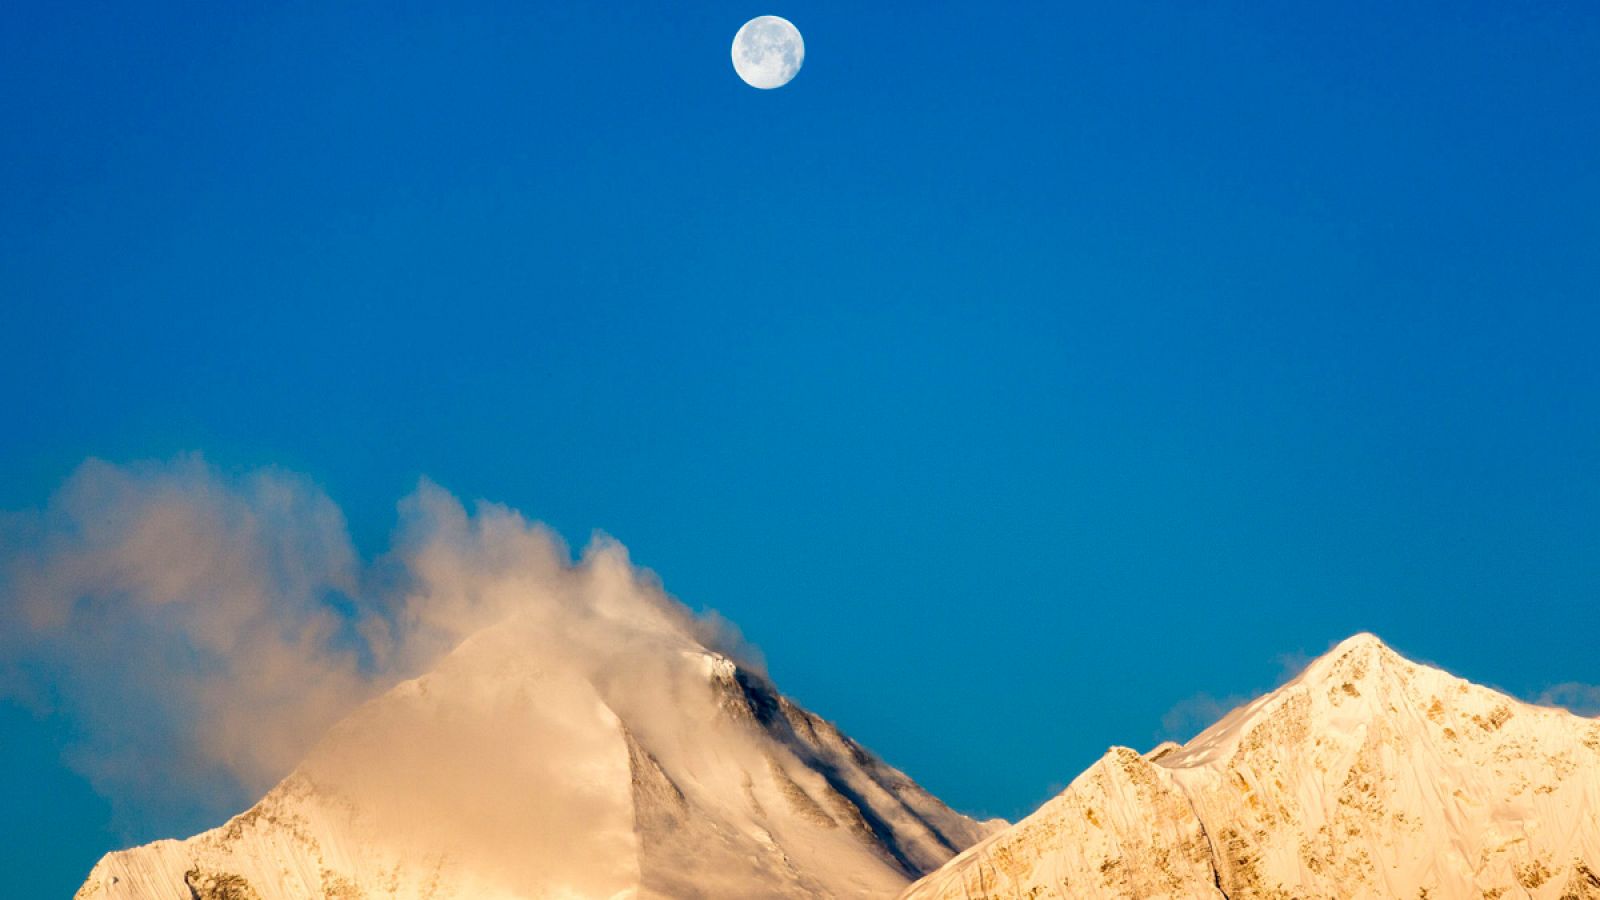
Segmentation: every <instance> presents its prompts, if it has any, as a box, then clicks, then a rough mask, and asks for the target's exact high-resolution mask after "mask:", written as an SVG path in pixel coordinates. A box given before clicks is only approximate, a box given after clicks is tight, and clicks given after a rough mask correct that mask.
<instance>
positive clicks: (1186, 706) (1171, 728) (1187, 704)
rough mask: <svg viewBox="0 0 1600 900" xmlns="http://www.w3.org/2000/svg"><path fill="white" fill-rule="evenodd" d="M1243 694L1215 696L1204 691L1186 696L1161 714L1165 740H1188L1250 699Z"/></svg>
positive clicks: (1162, 731) (1162, 732)
mask: <svg viewBox="0 0 1600 900" xmlns="http://www.w3.org/2000/svg"><path fill="white" fill-rule="evenodd" d="M1249 699H1250V698H1249V697H1245V696H1243V695H1241V694H1229V695H1227V696H1225V697H1222V698H1220V699H1219V698H1217V697H1213V696H1211V695H1210V694H1208V693H1205V692H1204V691H1202V692H1200V693H1198V694H1195V695H1193V696H1190V697H1185V698H1184V699H1182V700H1179V701H1178V702H1177V703H1175V704H1173V706H1172V708H1171V709H1169V710H1167V711H1166V712H1165V713H1162V715H1161V737H1162V739H1164V740H1172V741H1180V742H1181V741H1187V740H1189V739H1190V738H1192V737H1194V736H1195V735H1197V734H1199V733H1200V732H1202V731H1204V730H1205V729H1206V728H1207V727H1208V726H1209V725H1211V724H1212V723H1214V722H1216V721H1217V720H1218V719H1220V718H1222V717H1223V716H1225V715H1227V714H1228V713H1230V712H1232V711H1233V710H1234V709H1235V708H1236V707H1239V706H1241V705H1243V704H1244V703H1246V702H1248V701H1249Z"/></svg>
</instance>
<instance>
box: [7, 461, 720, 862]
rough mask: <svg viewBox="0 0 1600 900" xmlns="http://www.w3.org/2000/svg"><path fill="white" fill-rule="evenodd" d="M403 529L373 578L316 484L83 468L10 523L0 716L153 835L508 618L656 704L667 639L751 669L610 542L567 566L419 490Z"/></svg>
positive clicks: (482, 514) (275, 473)
mask: <svg viewBox="0 0 1600 900" xmlns="http://www.w3.org/2000/svg"><path fill="white" fill-rule="evenodd" d="M399 511H400V521H399V527H398V528H397V530H396V537H395V539H394V544H393V546H392V548H391V549H390V550H389V551H388V552H387V553H385V554H382V555H381V556H379V557H377V558H376V559H373V560H368V561H363V560H362V559H360V558H359V557H358V555H357V553H356V552H355V550H354V547H353V544H352V542H351V540H350V537H349V534H348V530H347V528H346V525H345V520H344V516H343V514H342V512H341V511H340V510H339V508H338V507H337V506H336V505H335V504H334V503H333V502H332V501H331V500H330V499H329V498H328V497H327V496H326V495H325V494H324V493H323V492H322V491H321V490H319V489H318V488H317V487H316V486H315V485H314V484H312V483H311V482H310V481H308V480H307V479H305V478H304V477H302V476H298V475H295V474H293V473H290V472H286V471H283V470H279V469H263V470H256V471H249V472H243V473H231V472H225V471H223V470H221V469H219V468H217V467H216V466H213V465H211V464H210V463H208V462H207V461H205V460H204V459H202V458H200V457H198V456H185V457H180V458H178V459H176V460H173V461H169V462H161V463H149V462H146V463H136V464H132V465H115V464H111V463H107V462H103V461H99V460H89V461H87V462H85V463H84V464H83V465H81V466H80V467H79V468H78V469H77V471H75V472H74V473H73V474H72V475H71V477H69V478H68V479H67V481H66V482H65V483H64V484H63V485H62V486H61V488H60V489H59V490H58V491H57V492H56V493H55V494H54V495H53V496H52V497H51V498H50V499H49V501H48V503H47V504H46V505H45V506H44V507H43V508H42V509H39V510H33V511H28V512H21V513H10V514H6V515H5V516H3V517H0V694H4V695H9V696H11V697H12V698H14V699H16V700H18V701H20V702H23V703H26V704H27V705H29V706H30V707H32V708H33V709H35V710H36V711H38V712H39V713H40V714H43V715H50V716H53V717H57V718H58V719H60V720H61V721H63V722H65V723H66V724H67V725H68V726H69V727H70V730H71V732H72V733H73V734H74V735H75V737H74V740H73V741H72V743H71V745H70V746H69V747H67V748H66V750H65V757H66V759H67V761H68V763H69V764H70V765H71V766H72V767H74V768H75V769H77V770H78V771H79V772H81V773H82V774H83V775H84V776H85V777H86V778H87V779H88V780H89V781H90V783H91V784H92V785H93V786H94V787H95V788H96V789H97V790H98V791H99V792H100V793H102V794H103V795H105V796H106V797H108V798H110V799H111V800H112V802H113V809H114V812H115V815H116V817H117V823H116V824H117V825H118V827H119V828H120V829H121V830H122V831H123V833H124V835H125V836H138V835H141V834H149V833H152V832H155V831H158V830H170V829H172V828H173V827H174V826H175V825H181V826H182V827H188V826H190V825H198V824H202V823H203V824H210V821H211V820H213V819H215V818H216V816H218V815H219V814H221V813H224V812H232V811H236V810H237V809H238V808H239V807H240V805H241V804H242V803H244V802H246V801H249V800H253V799H254V798H255V797H257V796H259V795H260V794H261V792H262V791H263V790H264V789H265V788H266V787H268V786H270V785H271V784H273V783H274V782H276V781H277V780H278V779H279V778H281V777H282V776H283V775H285V774H286V773H287V772H288V771H289V769H291V768H292V767H293V766H294V765H295V764H296V763H297V762H299V761H300V760H301V759H302V758H304V757H305V755H306V753H307V752H308V750H309V749H310V747H311V746H312V745H313V744H314V743H315V741H316V740H317V739H318V738H319V737H320V736H321V735H322V734H324V733H325V732H326V731H327V730H328V728H329V727H330V726H331V725H332V724H333V723H334V722H336V721H338V720H339V719H340V718H342V717H343V716H345V715H346V714H347V713H348V712H349V711H350V710H351V709H353V708H354V707H355V706H356V705H358V704H360V703H361V702H362V701H363V700H366V699H368V698H370V697H372V696H374V695H375V694H377V693H378V692H380V691H382V690H384V689H386V688H387V687H389V686H390V685H392V684H393V683H395V682H396V681H398V680H399V679H402V678H406V677H411V676H413V675H416V674H418V673H420V672H421V671H423V670H425V669H427V668H428V667H429V666H430V665H431V664H433V663H434V662H436V661H437V660H438V659H439V657H440V656H441V655H442V654H444V653H446V652H448V651H449V650H450V649H452V648H453V647H455V646H456V645H457V644H458V643H460V642H461V641H462V640H463V639H464V638H466V637H467V636H469V635H471V634H473V633H475V632H477V631H479V630H481V629H483V628H485V627H487V626H489V625H491V624H494V623H496V622H499V621H502V620H505V619H507V618H508V617H511V616H513V615H515V616H521V617H524V618H526V619H527V621H528V633H529V634H530V635H536V636H539V637H538V642H537V644H536V645H535V646H533V647H531V648H530V652H536V653H541V654H546V655H549V656H555V655H557V654H564V655H566V656H567V657H568V658H569V659H570V660H575V661H580V662H581V664H582V665H583V666H586V667H587V668H586V669H585V670H583V671H582V674H583V675H584V676H585V677H589V678H593V679H596V680H604V679H606V678H613V679H615V678H631V679H636V680H639V681H641V682H642V683H646V684H654V683H658V682H659V681H660V680H659V679H657V680H656V681H652V680H651V679H649V678H647V677H644V676H642V675H640V674H639V673H642V672H645V671H646V670H648V669H649V667H650V666H651V665H652V660H655V661H659V660H660V659H662V658H665V657H663V655H662V653H661V652H660V651H661V649H662V648H661V647H660V646H659V645H660V643H661V639H660V636H661V635H663V634H674V635H690V636H692V637H693V638H694V639H697V640H699V641H700V642H701V643H703V644H705V645H706V646H709V647H713V648H716V649H719V650H721V651H723V652H726V653H729V654H730V655H735V656H740V658H741V660H742V661H744V660H747V659H748V658H749V656H748V648H745V647H744V645H743V643H742V641H740V640H739V638H738V636H737V632H734V631H732V630H731V629H730V628H728V627H727V626H726V625H725V624H724V623H721V622H720V620H718V619H716V618H715V617H714V616H713V617H707V618H701V617H696V616H695V615H693V614H692V613H690V612H689V611H688V610H687V609H686V608H684V607H683V606H682V605H681V604H680V603H678V602H677V601H676V600H674V599H672V598H671V597H670V596H669V595H667V594H666V593H665V591H663V590H662V589H661V587H660V585H659V583H658V582H657V581H656V580H655V578H654V576H653V575H652V574H651V573H649V572H647V571H644V570H640V569H638V568H636V567H634V566H633V565H632V564H631V563H630V562H629V560H628V556H627V552H626V550H625V549H623V548H622V546H621V545H620V544H617V543H616V542H614V541H611V540H609V539H607V538H604V537H597V538H596V540H595V541H594V542H592V543H591V545H590V546H589V548H587V549H586V550H585V552H584V554H583V556H582V557H581V558H580V559H579V560H578V561H576V562H574V561H573V560H572V556H571V553H570V551H569V550H568V549H567V547H566V546H565V544H564V543H563V542H562V541H561V539H560V538H559V537H558V536H557V535H555V534H554V533H553V532H551V531H550V530H549V529H548V528H545V527H544V526H542V525H540V524H538V523H535V522H530V521H528V520H527V519H525V518H524V517H522V516H521V515H519V514H518V513H516V512H515V511H513V510H510V509H508V508H506V507H504V506H500V505H497V504H491V503H479V504H476V505H475V506H474V507H473V509H472V510H471V512H469V511H468V510H467V508H466V507H465V506H464V505H463V504H462V503H461V502H460V501H459V500H457V499H456V498H455V497H453V496H451V495H450V494H449V493H448V492H446V491H445V490H443V489H442V488H439V487H438V486H436V485H433V484H431V483H428V482H423V483H422V484H421V485H420V486H419V487H418V488H417V490H416V491H415V492H414V493H413V494H411V495H410V496H408V497H407V498H405V499H404V500H402V501H401V503H400V506H399ZM673 652H674V653H676V652H677V651H675V650H674V651H673ZM575 664H577V663H575ZM619 693H629V692H619ZM639 695H640V697H641V700H640V702H641V703H649V702H650V692H649V691H648V690H641V691H639ZM644 720H645V721H648V715H647V714H646V715H644Z"/></svg>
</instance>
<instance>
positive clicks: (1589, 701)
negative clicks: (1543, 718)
mask: <svg viewBox="0 0 1600 900" xmlns="http://www.w3.org/2000/svg"><path fill="white" fill-rule="evenodd" d="M1533 702H1535V703H1538V704H1539V705H1541V706H1564V707H1566V708H1567V709H1570V710H1572V711H1573V712H1575V713H1577V714H1578V715H1580V716H1600V684H1583V683H1581V682H1577V681H1567V682H1563V683H1561V684H1556V685H1551V686H1550V687H1548V688H1545V689H1544V691H1542V692H1541V693H1540V694H1539V697H1538V699H1536V700H1534V701H1533Z"/></svg>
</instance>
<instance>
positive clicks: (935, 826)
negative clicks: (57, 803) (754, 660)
mask: <svg viewBox="0 0 1600 900" xmlns="http://www.w3.org/2000/svg"><path fill="white" fill-rule="evenodd" d="M535 627H537V623H529V622H521V621H516V620H513V621H511V622H507V623H504V624H502V625H499V626H495V627H493V628H491V629H489V630H487V631H485V632H483V633H480V634H478V635H476V636H474V637H473V638H471V639H469V640H468V641H466V642H465V643H464V644H462V645H461V646H460V647H459V648H457V649H456V650H455V651H454V652H453V653H451V654H450V655H449V656H447V657H446V658H445V659H444V660H443V661H442V662H441V663H440V664H439V665H438V666H437V667H436V668H435V669H434V670H433V671H432V672H430V673H429V674H427V675H425V676H423V677H421V678H418V679H415V680H413V681H408V682H405V683H403V684H401V685H399V686H397V687H396V688H394V689H393V690H391V691H389V692H388V693H387V694H385V695H384V696H382V697H380V698H378V699H376V700H374V701H372V702H370V703H368V704H367V705H365V706H364V707H362V708H361V709H359V710H358V711H357V712H356V713H354V714H353V715H351V716H350V717H349V718H348V719H346V720H345V721H344V722H342V723H341V724H340V725H339V726H338V727H336V728H335V729H334V730H333V731H332V732H331V733H330V734H329V735H328V736H327V737H326V738H325V739H324V740H323V742H322V743H321V744H320V745H319V746H318V748H317V749H316V750H315V751H314V752H313V753H312V754H311V755H310V757H309V758H308V759H306V760H305V762H304V763H303V764H302V765H301V766H300V767H299V768H297V769H296V770H295V772H294V773H293V774H291V775H290V776H289V777H288V778H286V779H285V780H284V781H283V782H282V783H281V784H279V785H278V786H277V787H276V788H274V789H273V790H272V791H271V792H269V793H268V794H267V796H266V797H265V798H264V799H262V801H261V802H260V803H258V804H257V805H256V806H255V807H253V808H252V809H250V810H249V811H247V812H245V813H244V814H242V815H240V816H237V817H235V818H234V819H232V820H231V821H229V822H228V823H226V824H225V825H223V826H222V827H220V828H217V829H214V830H212V831H209V832H206V833H204V834H201V835H198V836H196V837H194V838H191V839H189V840H186V841H159V842H157V843H154V844H150V845H148V846H144V847H139V848H135V849H132V850H127V851H122V852H118V853H112V854H109V855H107V856H106V857H105V858H103V859H102V860H101V861H100V862H99V864H98V865H96V866H95V868H94V870H93V871H92V872H91V874H90V876H89V879H88V881H87V883H86V884H85V885H84V886H83V887H82V888H81V889H80V891H79V892H78V895H77V896H78V898H80V900H88V898H94V900H113V898H138V900H168V898H171V900H196V898H199V900H247V898H254V900H290V898H293V900H305V898H328V900H378V898H397V900H410V898H417V900H421V898H431V900H449V898H458V900H496V898H545V897H550V898H558V897H656V896H659V897H690V896H694V897H706V898H718V897H728V898H734V897H738V898H744V897H752V896H770V897H886V896H893V895H895V894H896V893H898V892H899V891H900V890H901V889H902V888H903V887H904V886H905V885H906V884H907V883H908V882H910V881H911V880H912V879H914V878H916V877H918V876H920V875H922V874H924V873H926V872H928V871H931V870H933V869H935V868H937V867H938V866H939V865H941V864H942V863H944V862H945V861H947V860H949V859H950V858H951V857H952V856H953V855H954V854H955V853H957V852H958V851H960V850H962V849H964V848H966V847H967V846H970V845H971V844H972V843H974V842H975V841H977V840H979V839H980V838H981V837H983V835H984V829H983V827H982V826H979V825H978V824H976V823H974V822H972V821H971V820H969V819H967V818H965V817H963V816H961V815H959V814H957V813H955V812H953V811H951V810H950V809H949V808H948V807H946V806H944V805H943V804H942V803H940V802H939V801H938V800H936V799H934V798H933V797H932V796H930V795H929V794H928V793H927V792H925V791H923V790H922V789H921V788H919V787H918V786H917V785H916V784H914V783H913V782H911V780H910V779H908V778H906V777H905V776H904V775H902V774H901V773H899V772H898V771H896V770H894V769H892V768H890V767H888V766H887V765H885V764H884V763H882V762H880V761H879V760H878V759H876V758H875V757H873V756H872V755H871V754H870V753H868V752H867V751H865V750H864V749H863V748H862V747H861V746H860V745H858V744H856V743H855V742H854V741H852V740H850V739H849V738H848V737H846V736H844V735H843V734H841V733H840V732H839V731H838V729H837V728H835V727H834V726H832V725H831V724H829V723H827V722H824V721H823V720H821V719H819V718H817V717H815V716H813V715H812V714H810V713H808V712H806V711H805V710H803V709H801V708H799V707H798V706H796V705H795V704H793V703H791V702H790V701H788V700H787V699H786V698H784V697H782V696H781V695H779V694H778V693H777V692H776V690H774V689H773V687H772V685H771V684H770V683H769V682H767V681H766V679H765V678H763V677H761V676H760V675H758V674H755V673H752V672H750V671H746V670H745V669H742V668H740V667H739V666H737V665H735V664H734V663H733V662H732V661H731V660H730V659H728V658H727V657H725V656H723V655H720V654H718V653H715V652H712V651H710V650H708V649H706V648H705V647H704V646H703V645H701V644H700V643H699V642H698V641H696V640H695V639H694V638H692V637H691V636H689V635H688V634H687V633H685V632H683V631H682V630H681V629H678V628H675V627H662V628H654V627H652V628H646V629H644V630H643V631H642V632H639V633H636V634H633V636H632V637H631V638H630V639H631V640H634V641H636V642H637V643H638V647H637V652H635V653H632V654H631V655H630V657H629V658H630V659H631V660H632V662H631V663H630V666H631V668H626V669H623V668H621V667H618V666H616V665H608V666H606V667H603V668H599V669H596V668H594V667H591V666H585V665H584V664H582V660H578V659H566V658H562V654H561V652H560V651H556V650H552V649H551V647H550V645H549V642H548V641H542V642H540V643H539V645H538V646H539V648H540V649H539V651H538V652H530V651H529V646H530V641H529V638H530V632H529V631H528V629H530V628H535ZM573 652H574V653H581V651H579V650H576V649H574V651H573Z"/></svg>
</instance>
